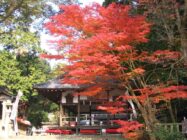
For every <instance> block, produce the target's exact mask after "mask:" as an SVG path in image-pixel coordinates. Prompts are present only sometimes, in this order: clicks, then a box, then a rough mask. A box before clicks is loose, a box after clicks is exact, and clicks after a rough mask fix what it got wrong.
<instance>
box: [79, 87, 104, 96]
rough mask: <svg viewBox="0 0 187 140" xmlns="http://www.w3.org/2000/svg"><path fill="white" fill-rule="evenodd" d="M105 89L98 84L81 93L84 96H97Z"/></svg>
mask: <svg viewBox="0 0 187 140" xmlns="http://www.w3.org/2000/svg"><path fill="white" fill-rule="evenodd" d="M102 91H103V89H102V88H101V87H97V86H92V87H90V88H88V89H87V90H85V91H83V92H81V93H80V94H81V95H84V96H95V95H97V94H98V93H101V92H102Z"/></svg>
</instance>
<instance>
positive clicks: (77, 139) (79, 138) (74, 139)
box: [0, 135, 124, 140]
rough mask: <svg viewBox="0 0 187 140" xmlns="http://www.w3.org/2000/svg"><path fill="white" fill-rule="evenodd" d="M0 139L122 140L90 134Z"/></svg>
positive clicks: (119, 137) (2, 139)
mask: <svg viewBox="0 0 187 140" xmlns="http://www.w3.org/2000/svg"><path fill="white" fill-rule="evenodd" d="M0 140H124V139H123V138H122V137H121V136H119V135H106V136H101V135H98V136H93V135H92V136H90V135H63V136H59V135H53V136H51V135H48V136H15V137H10V138H0Z"/></svg>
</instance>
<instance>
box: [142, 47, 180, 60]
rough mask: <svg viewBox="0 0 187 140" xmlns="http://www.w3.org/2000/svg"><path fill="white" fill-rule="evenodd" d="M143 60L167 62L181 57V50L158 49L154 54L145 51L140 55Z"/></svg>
mask: <svg viewBox="0 0 187 140" xmlns="http://www.w3.org/2000/svg"><path fill="white" fill-rule="evenodd" d="M140 57H141V58H140V59H141V60H142V61H145V62H148V63H166V62H169V61H173V60H177V59H179V58H180V52H178V51H170V50H157V51H155V52H153V53H152V54H148V53H146V52H143V53H142V54H141V56H140Z"/></svg>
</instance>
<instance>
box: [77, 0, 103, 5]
mask: <svg viewBox="0 0 187 140" xmlns="http://www.w3.org/2000/svg"><path fill="white" fill-rule="evenodd" d="M103 1H104V0H79V2H80V3H82V4H83V5H89V4H91V3H93V2H97V3H99V4H102V3H103Z"/></svg>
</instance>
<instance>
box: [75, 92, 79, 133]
mask: <svg viewBox="0 0 187 140" xmlns="http://www.w3.org/2000/svg"><path fill="white" fill-rule="evenodd" d="M79 125H80V95H78V103H77V127H76V134H78V133H79Z"/></svg>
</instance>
